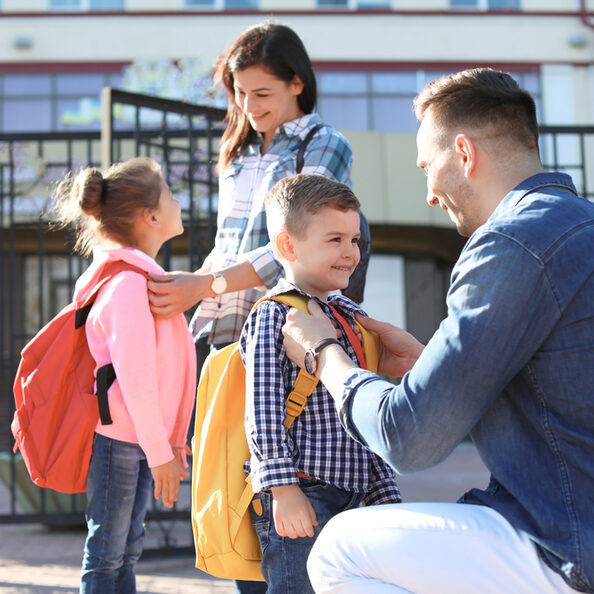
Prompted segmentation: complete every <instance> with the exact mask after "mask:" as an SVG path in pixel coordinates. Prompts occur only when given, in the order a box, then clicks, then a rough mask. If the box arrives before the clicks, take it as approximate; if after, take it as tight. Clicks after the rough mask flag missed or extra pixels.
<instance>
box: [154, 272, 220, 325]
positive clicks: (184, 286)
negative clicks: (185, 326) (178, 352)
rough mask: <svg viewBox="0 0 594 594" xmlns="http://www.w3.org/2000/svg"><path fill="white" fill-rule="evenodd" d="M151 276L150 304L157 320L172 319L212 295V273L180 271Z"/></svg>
mask: <svg viewBox="0 0 594 594" xmlns="http://www.w3.org/2000/svg"><path fill="white" fill-rule="evenodd" d="M149 276H150V280H149V281H148V292H149V304H150V308H151V312H152V313H153V315H154V316H155V317H156V318H164V319H167V318H172V317H173V316H175V315H177V314H180V313H183V312H184V311H186V310H188V309H190V308H191V307H193V306H194V305H196V303H198V302H199V301H201V300H202V299H204V298H205V297H210V296H211V295H212V291H211V289H210V285H211V283H212V275H211V274H210V273H204V272H202V271H200V270H199V271H197V272H195V273H191V272H179V271H178V272H166V273H164V274H153V273H149Z"/></svg>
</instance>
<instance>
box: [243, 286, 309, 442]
mask: <svg viewBox="0 0 594 594" xmlns="http://www.w3.org/2000/svg"><path fill="white" fill-rule="evenodd" d="M268 299H269V298H268V297H262V299H259V300H258V301H257V302H256V304H255V305H254V308H256V307H258V305H260V303H262V301H266V300H268ZM270 299H271V300H272V301H278V302H279V303H284V304H285V305H288V306H289V307H296V308H297V309H300V310H301V311H304V312H305V313H309V311H308V309H307V301H308V299H307V297H305V295H301V294H300V293H297V292H295V293H283V294H281V295H275V296H274V297H271V298H270ZM318 382H319V380H318V378H317V377H315V376H313V375H310V374H309V373H307V371H305V369H300V370H299V375H298V376H297V379H295V383H294V384H293V389H292V390H291V393H290V394H289V395H288V396H287V418H286V419H285V429H286V430H287V431H288V430H289V429H290V428H291V425H292V424H293V422H294V421H295V419H296V418H297V417H298V416H299V415H300V414H301V413H302V412H303V409H304V408H305V405H306V404H307V399H308V398H309V397H310V396H311V394H312V392H313V391H314V390H315V389H316V386H317V385H318Z"/></svg>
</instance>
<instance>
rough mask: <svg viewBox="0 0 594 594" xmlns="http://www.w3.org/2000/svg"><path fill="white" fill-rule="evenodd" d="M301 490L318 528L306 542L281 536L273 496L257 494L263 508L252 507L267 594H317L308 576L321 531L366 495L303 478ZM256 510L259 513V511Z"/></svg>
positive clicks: (266, 493) (315, 528) (356, 505)
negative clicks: (309, 563) (311, 554)
mask: <svg viewBox="0 0 594 594" xmlns="http://www.w3.org/2000/svg"><path fill="white" fill-rule="evenodd" d="M299 483H300V485H299V486H300V487H301V490H302V491H303V492H304V493H305V494H306V495H307V497H308V499H309V501H310V502H311V504H312V506H313V508H314V511H315V512H316V518H317V520H318V525H317V526H314V536H313V537H311V538H310V537H305V538H294V539H292V538H286V537H282V536H279V535H278V533H277V532H276V529H275V526H274V519H273V516H272V494H271V493H270V492H269V491H263V492H261V493H256V495H255V496H254V501H256V500H259V501H260V503H261V504H262V513H261V514H260V515H259V514H258V511H260V510H259V505H256V506H255V507H254V505H253V503H252V505H251V506H250V513H251V517H252V522H253V524H254V527H255V529H256V532H257V534H258V539H259V540H260V546H261V547H262V563H261V569H262V574H263V575H264V579H265V580H266V584H267V586H268V588H267V590H266V592H267V594H314V591H313V588H312V587H311V583H310V581H309V577H308V575H307V558H308V556H309V553H310V551H311V549H312V547H313V544H314V542H315V540H316V538H317V537H318V535H319V533H320V532H321V530H322V528H323V527H324V526H325V525H326V524H327V523H328V522H329V521H330V519H331V518H333V517H334V516H335V515H336V514H338V513H340V512H342V511H345V510H347V509H353V508H356V507H359V506H360V505H361V502H362V501H363V498H364V497H365V494H364V493H353V492H352V491H344V490H343V489H339V488H338V487H334V486H333V485H329V484H327V483H323V482H321V481H318V480H317V479H310V478H300V479H299ZM256 510H257V511H256Z"/></svg>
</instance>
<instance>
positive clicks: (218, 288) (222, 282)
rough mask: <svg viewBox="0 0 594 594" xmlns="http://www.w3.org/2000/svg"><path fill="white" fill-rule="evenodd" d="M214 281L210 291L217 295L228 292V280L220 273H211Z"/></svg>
mask: <svg viewBox="0 0 594 594" xmlns="http://www.w3.org/2000/svg"><path fill="white" fill-rule="evenodd" d="M211 274H212V276H213V279H212V283H210V290H211V291H212V292H213V293H214V294H215V295H222V294H223V293H224V292H225V291H226V290H227V279H226V278H225V277H224V276H223V275H222V274H221V273H220V272H211Z"/></svg>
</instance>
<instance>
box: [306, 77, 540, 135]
mask: <svg viewBox="0 0 594 594" xmlns="http://www.w3.org/2000/svg"><path fill="white" fill-rule="evenodd" d="M444 74H448V72H436V71H427V70H420V69H419V70H410V71H391V72H318V74H317V81H318V112H319V114H320V117H321V118H322V120H323V121H324V122H326V123H327V124H330V125H331V126H334V127H335V128H337V129H339V130H352V131H375V132H395V133H403V134H415V133H416V131H417V128H418V123H417V121H416V118H415V115H414V113H413V110H412V103H413V99H414V98H415V96H416V95H417V93H419V92H420V91H421V89H422V88H423V87H424V86H425V84H426V83H427V82H429V81H430V80H433V79H435V78H439V77H440V76H443V75H444ZM512 74H513V75H514V77H515V78H516V80H517V81H518V83H519V84H520V86H521V87H522V88H524V89H526V90H527V91H529V92H530V93H531V94H532V96H533V97H534V100H535V101H536V106H537V110H538V113H539V114H540V111H541V110H540V77H539V74H538V73H536V72H530V73H528V72H524V73H512Z"/></svg>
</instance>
